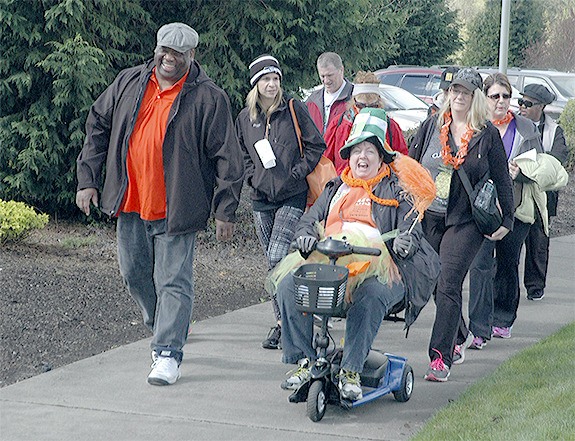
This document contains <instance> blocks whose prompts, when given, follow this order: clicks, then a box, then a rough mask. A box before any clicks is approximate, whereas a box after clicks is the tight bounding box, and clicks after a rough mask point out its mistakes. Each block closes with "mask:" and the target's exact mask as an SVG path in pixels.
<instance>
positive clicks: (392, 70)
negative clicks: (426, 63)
mask: <svg viewBox="0 0 575 441" xmlns="http://www.w3.org/2000/svg"><path fill="white" fill-rule="evenodd" d="M441 72H443V69H442V68H439V67H421V66H389V67H388V68H387V69H379V70H376V71H375V72H374V73H375V75H376V76H377V78H379V81H381V83H382V84H390V85H392V86H397V87H401V88H402V89H405V90H408V91H409V92H411V93H412V94H414V95H415V96H417V97H418V98H420V99H422V100H423V101H425V102H426V103H428V104H431V103H432V102H433V97H434V96H435V95H436V94H437V92H439V83H440V81H441Z"/></svg>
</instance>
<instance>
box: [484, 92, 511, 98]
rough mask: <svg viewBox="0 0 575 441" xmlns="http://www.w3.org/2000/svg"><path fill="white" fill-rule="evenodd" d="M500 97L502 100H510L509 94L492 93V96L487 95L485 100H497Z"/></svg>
mask: <svg viewBox="0 0 575 441" xmlns="http://www.w3.org/2000/svg"><path fill="white" fill-rule="evenodd" d="M501 97H503V99H504V100H508V99H509V98H511V94H509V93H494V94H493V95H487V98H491V99H492V100H498V99H499V98H501Z"/></svg>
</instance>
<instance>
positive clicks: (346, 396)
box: [341, 391, 363, 401]
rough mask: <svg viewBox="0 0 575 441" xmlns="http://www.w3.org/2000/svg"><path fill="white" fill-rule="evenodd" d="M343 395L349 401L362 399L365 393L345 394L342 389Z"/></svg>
mask: <svg viewBox="0 0 575 441" xmlns="http://www.w3.org/2000/svg"><path fill="white" fill-rule="evenodd" d="M341 397H342V398H343V399H344V400H349V401H358V400H361V399H362V398H363V393H360V394H358V395H355V394H349V395H348V394H344V393H343V391H341Z"/></svg>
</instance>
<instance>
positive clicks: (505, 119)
mask: <svg viewBox="0 0 575 441" xmlns="http://www.w3.org/2000/svg"><path fill="white" fill-rule="evenodd" d="M514 117H515V115H513V113H512V112H511V111H510V110H508V111H507V113H506V114H505V116H504V117H503V118H501V119H494V120H493V121H491V122H492V123H493V124H494V125H496V126H503V125H505V124H509V123H510V122H511V120H512V119H513V118H514Z"/></svg>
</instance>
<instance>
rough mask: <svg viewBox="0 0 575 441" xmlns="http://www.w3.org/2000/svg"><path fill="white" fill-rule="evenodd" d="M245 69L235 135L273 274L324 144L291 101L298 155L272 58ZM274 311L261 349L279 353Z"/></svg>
mask: <svg viewBox="0 0 575 441" xmlns="http://www.w3.org/2000/svg"><path fill="white" fill-rule="evenodd" d="M249 69H250V84H251V86H252V89H251V90H250V92H249V93H248V95H247V97H246V107H245V108H244V109H243V110H242V111H241V112H240V113H239V115H238V117H237V119H236V133H237V135H238V139H239V142H240V145H241V147H242V150H243V154H244V164H245V175H244V180H245V182H246V183H247V185H248V186H249V187H250V188H251V199H252V209H253V217H254V224H255V227H256V233H257V235H258V239H259V241H260V244H261V245H262V248H263V249H264V253H265V255H266V258H267V261H268V268H269V269H270V270H271V269H273V268H274V267H275V266H276V264H277V263H278V262H279V261H280V260H281V259H282V258H283V257H284V256H285V255H286V254H287V253H288V251H289V246H290V243H291V241H292V239H293V235H294V231H295V227H296V224H297V222H298V221H299V219H300V217H301V215H302V214H303V212H304V210H305V207H306V202H307V192H308V185H307V182H306V176H307V175H308V174H309V173H310V172H311V171H313V169H314V168H315V166H316V165H317V163H318V161H319V159H320V157H321V155H322V153H323V151H324V150H325V143H324V141H323V138H322V136H321V135H320V133H319V131H318V130H317V128H316V126H315V124H314V123H313V121H312V119H311V117H310V116H309V113H308V111H307V108H306V106H305V105H304V104H302V103H301V102H300V101H297V100H294V101H293V106H294V111H295V113H296V114H297V119H298V123H299V127H300V129H301V141H302V144H303V151H304V155H303V157H302V156H301V155H300V150H299V144H298V139H297V135H296V131H295V126H294V120H293V119H292V114H291V112H290V109H289V106H288V104H289V101H290V100H291V99H292V98H291V97H289V96H286V94H285V93H283V91H282V88H281V80H282V71H281V68H280V65H279V62H278V60H277V59H276V58H274V57H272V56H271V55H267V54H264V55H260V56H259V57H257V58H256V59H255V60H254V61H253V62H252V63H251V64H250V66H249ZM272 306H273V308H274V313H275V318H276V322H277V324H276V325H275V326H274V327H272V328H271V330H270V333H269V335H268V337H267V338H266V340H264V341H263V342H262V346H263V347H264V348H266V349H279V347H280V337H281V317H280V312H279V308H278V306H277V301H276V299H275V298H272Z"/></svg>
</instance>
